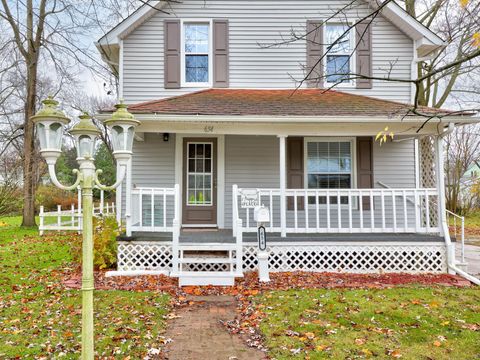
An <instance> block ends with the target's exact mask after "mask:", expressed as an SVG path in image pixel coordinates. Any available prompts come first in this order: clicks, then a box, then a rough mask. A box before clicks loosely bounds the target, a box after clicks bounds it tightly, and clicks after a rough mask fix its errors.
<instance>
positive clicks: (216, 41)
mask: <svg viewBox="0 0 480 360" xmlns="http://www.w3.org/2000/svg"><path fill="white" fill-rule="evenodd" d="M228 37H229V36H228V20H213V86H214V87H217V88H227V87H228V72H229V67H228Z"/></svg>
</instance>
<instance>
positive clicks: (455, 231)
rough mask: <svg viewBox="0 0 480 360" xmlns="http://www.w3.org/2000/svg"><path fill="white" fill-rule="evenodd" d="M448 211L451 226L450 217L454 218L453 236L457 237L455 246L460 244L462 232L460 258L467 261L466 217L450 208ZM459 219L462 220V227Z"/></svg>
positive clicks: (448, 221)
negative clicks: (458, 222)
mask: <svg viewBox="0 0 480 360" xmlns="http://www.w3.org/2000/svg"><path fill="white" fill-rule="evenodd" d="M446 212H447V224H448V226H449V228H450V217H452V218H453V236H454V237H455V247H456V245H457V244H458V240H459V238H458V235H459V233H460V258H461V261H460V262H461V263H462V264H464V263H465V217H464V216H460V215H458V214H455V213H453V212H451V211H450V210H446ZM457 219H458V221H460V229H459V227H458V224H457Z"/></svg>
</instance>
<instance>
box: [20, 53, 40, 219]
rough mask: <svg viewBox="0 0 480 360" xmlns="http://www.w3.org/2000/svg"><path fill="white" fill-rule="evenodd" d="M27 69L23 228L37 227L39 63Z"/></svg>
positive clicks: (30, 64) (34, 62) (32, 64)
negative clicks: (36, 145) (37, 95)
mask: <svg viewBox="0 0 480 360" xmlns="http://www.w3.org/2000/svg"><path fill="white" fill-rule="evenodd" d="M27 66H28V68H27V101H26V102H25V119H24V130H23V131H24V140H23V152H24V154H23V156H24V159H23V219H22V226H36V222H35V189H36V186H37V184H36V178H37V177H36V176H35V175H36V174H35V137H34V136H35V132H34V125H33V122H32V121H31V120H30V117H31V116H32V115H34V114H35V94H36V90H37V61H36V60H33V61H32V62H31V63H29V64H28V65H27Z"/></svg>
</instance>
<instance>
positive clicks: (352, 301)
mask: <svg viewBox="0 0 480 360" xmlns="http://www.w3.org/2000/svg"><path fill="white" fill-rule="evenodd" d="M253 304H254V305H253V307H254V309H255V310H256V311H253V312H251V314H256V315H253V317H255V316H258V314H262V315H261V317H262V318H263V320H262V321H261V322H260V330H261V333H263V334H264V336H265V338H266V345H267V347H268V348H270V349H271V353H270V355H271V356H272V357H274V358H275V359H291V358H299V359H324V358H325V359H327V358H328V359H359V358H383V359H388V358H401V359H455V360H460V359H479V358H480V290H479V289H478V288H469V289H461V288H449V287H419V286H410V287H397V288H389V289H368V290H365V289H364V290H360V289H343V290H325V289H316V290H290V291H278V292H277V291H275V292H270V293H265V294H263V295H260V296H258V297H257V298H256V299H255V300H254V301H253ZM247 321H248V317H247Z"/></svg>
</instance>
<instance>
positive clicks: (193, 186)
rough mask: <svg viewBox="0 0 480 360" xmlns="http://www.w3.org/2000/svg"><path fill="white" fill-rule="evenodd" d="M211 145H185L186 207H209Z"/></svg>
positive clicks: (211, 176) (210, 201)
mask: <svg viewBox="0 0 480 360" xmlns="http://www.w3.org/2000/svg"><path fill="white" fill-rule="evenodd" d="M212 149H213V144H212V143H188V144H187V156H188V158H187V159H188V161H187V167H188V168H187V199H186V200H187V205H189V206H196V205H198V206H211V205H212V190H213V184H212V179H213V152H212Z"/></svg>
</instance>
